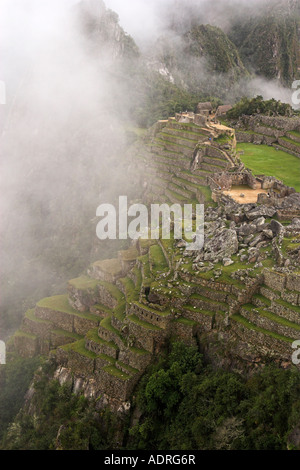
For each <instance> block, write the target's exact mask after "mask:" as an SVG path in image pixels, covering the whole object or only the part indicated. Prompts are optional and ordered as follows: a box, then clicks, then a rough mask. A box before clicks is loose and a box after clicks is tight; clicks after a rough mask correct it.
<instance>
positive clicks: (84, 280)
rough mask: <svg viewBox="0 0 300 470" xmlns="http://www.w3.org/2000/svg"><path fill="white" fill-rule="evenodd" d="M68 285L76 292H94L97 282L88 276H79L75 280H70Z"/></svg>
mask: <svg viewBox="0 0 300 470" xmlns="http://www.w3.org/2000/svg"><path fill="white" fill-rule="evenodd" d="M68 284H70V285H71V286H73V287H75V289H78V290H95V289H97V287H98V286H99V281H97V280H96V279H92V278H90V277H88V276H81V277H77V278H76V279H71V280H70V281H69V282H68Z"/></svg>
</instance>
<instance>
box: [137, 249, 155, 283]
mask: <svg viewBox="0 0 300 470" xmlns="http://www.w3.org/2000/svg"><path fill="white" fill-rule="evenodd" d="M139 260H140V261H141V263H142V265H143V284H144V286H148V285H150V284H151V282H152V280H153V279H152V275H151V271H150V265H149V255H148V253H147V254H146V255H143V256H140V257H139Z"/></svg>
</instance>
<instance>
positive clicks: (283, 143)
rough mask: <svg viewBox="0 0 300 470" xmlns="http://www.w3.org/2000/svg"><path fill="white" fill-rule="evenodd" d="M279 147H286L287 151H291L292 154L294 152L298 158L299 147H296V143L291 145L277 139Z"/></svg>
mask: <svg viewBox="0 0 300 470" xmlns="http://www.w3.org/2000/svg"><path fill="white" fill-rule="evenodd" d="M278 143H279V145H281V146H282V147H286V148H287V149H289V150H291V151H292V152H295V153H296V154H297V155H298V156H299V157H300V145H297V144H296V143H295V144H293V143H292V142H289V141H287V140H284V139H278Z"/></svg>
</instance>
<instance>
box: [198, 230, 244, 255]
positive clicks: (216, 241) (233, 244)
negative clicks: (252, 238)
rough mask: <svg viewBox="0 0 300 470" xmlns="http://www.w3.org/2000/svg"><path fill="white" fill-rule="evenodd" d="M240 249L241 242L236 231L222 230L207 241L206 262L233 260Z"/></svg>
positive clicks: (205, 249)
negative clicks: (232, 257)
mask: <svg viewBox="0 0 300 470" xmlns="http://www.w3.org/2000/svg"><path fill="white" fill-rule="evenodd" d="M238 249H239V242H238V238H237V234H236V231H235V230H231V229H229V230H228V229H221V230H220V231H218V232H216V234H215V235H214V236H213V237H212V238H210V239H208V240H206V241H205V244H204V260H205V261H214V260H216V259H224V258H231V256H233V255H235V254H236V253H237V252H238Z"/></svg>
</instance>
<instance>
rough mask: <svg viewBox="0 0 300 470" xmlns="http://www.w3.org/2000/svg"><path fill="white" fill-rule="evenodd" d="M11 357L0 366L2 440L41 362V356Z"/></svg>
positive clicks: (0, 423) (0, 429)
mask: <svg viewBox="0 0 300 470" xmlns="http://www.w3.org/2000/svg"><path fill="white" fill-rule="evenodd" d="M10 359H12V360H9V361H8V363H7V364H6V366H0V442H1V440H2V438H3V436H4V434H5V431H6V429H7V426H8V425H9V423H11V422H12V420H13V419H14V418H15V416H16V414H17V413H18V411H19V410H20V408H21V407H22V406H23V404H24V396H25V393H26V392H27V390H28V388H29V385H30V382H31V380H32V378H33V374H34V372H35V370H36V369H37V367H38V366H39V365H40V364H41V359H40V358H39V357H35V358H33V359H21V358H18V357H14V358H10ZM0 449H1V444H0Z"/></svg>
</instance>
